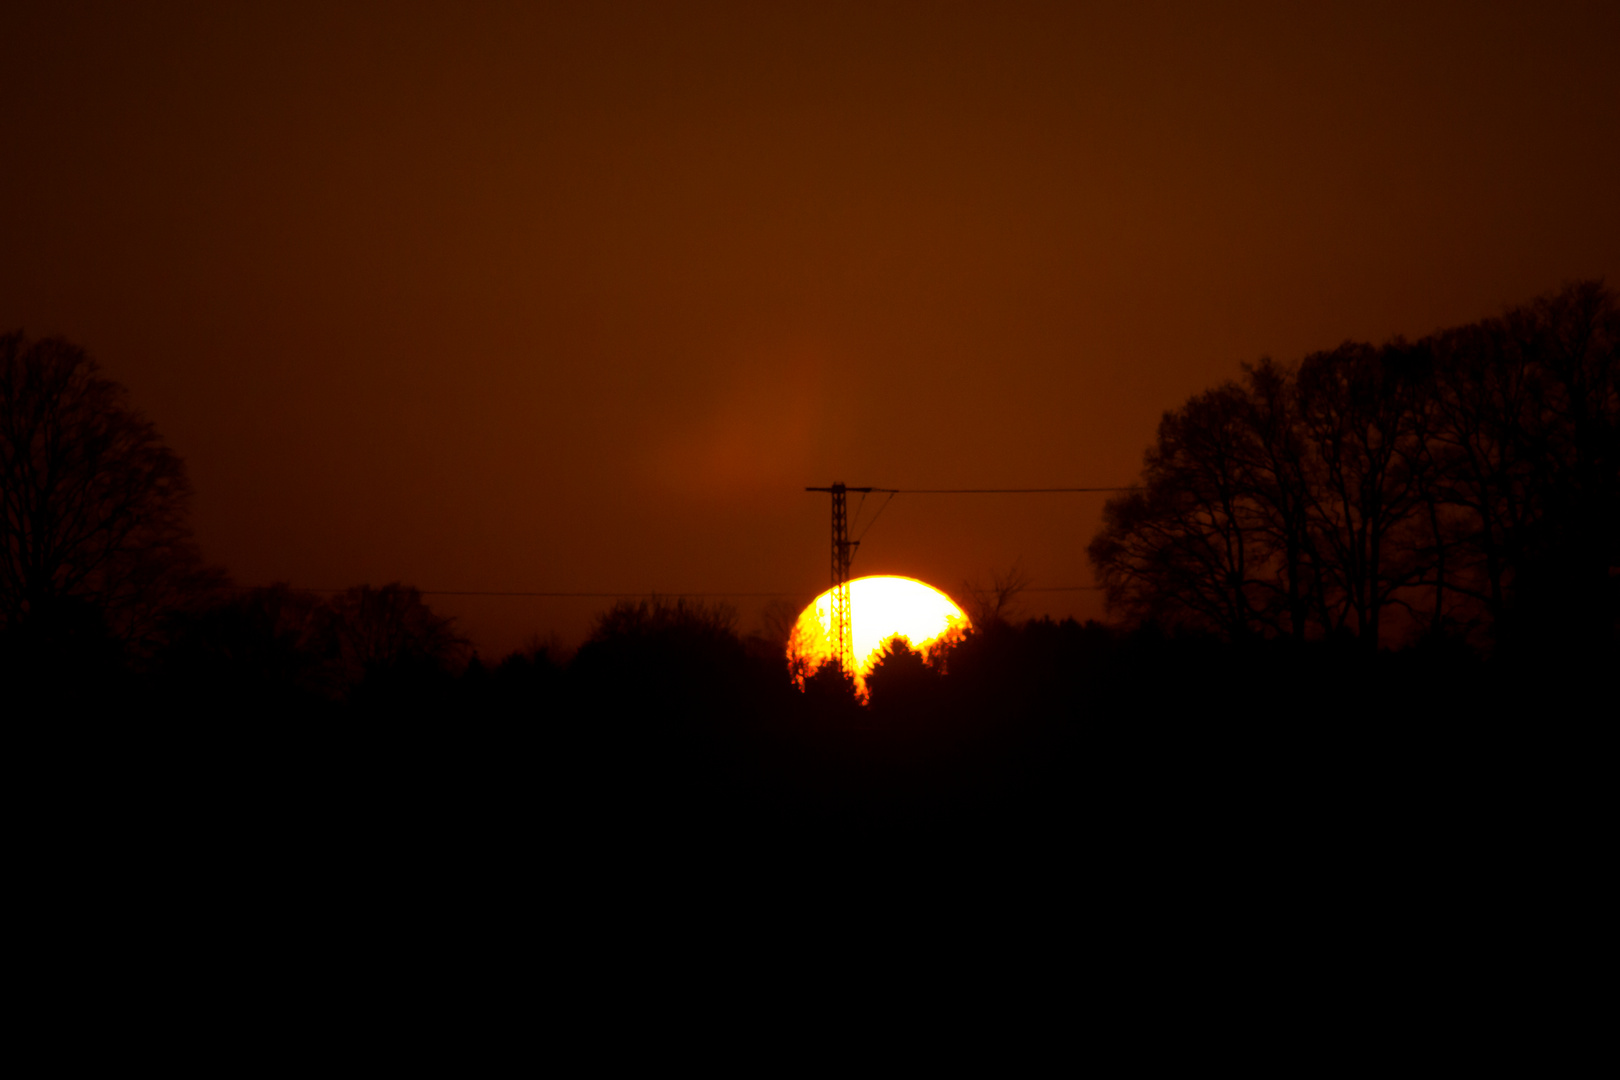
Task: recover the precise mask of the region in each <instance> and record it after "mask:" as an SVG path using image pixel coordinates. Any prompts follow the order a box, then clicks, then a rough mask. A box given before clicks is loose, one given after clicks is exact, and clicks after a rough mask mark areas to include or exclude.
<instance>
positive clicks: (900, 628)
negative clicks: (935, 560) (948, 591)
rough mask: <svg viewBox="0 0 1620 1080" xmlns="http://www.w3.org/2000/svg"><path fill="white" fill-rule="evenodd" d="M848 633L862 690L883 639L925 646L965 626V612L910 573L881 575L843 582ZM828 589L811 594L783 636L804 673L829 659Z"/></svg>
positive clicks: (829, 599)
mask: <svg viewBox="0 0 1620 1080" xmlns="http://www.w3.org/2000/svg"><path fill="white" fill-rule="evenodd" d="M849 602H850V635H851V638H852V639H853V641H852V644H853V646H854V649H853V651H854V653H855V668H856V670H855V673H854V674H855V684H856V687H857V689H858V690H860V691H861V692H862V693H863V694H864V693H865V690H866V675H867V673H868V672H869V671H871V670H872V664H873V662H874V661H875V660H876V659H877V654H878V652H879V651H880V650H881V649H882V647H883V644H884V643H885V642H887V641H888V640H890V639H891V638H893V637H894V636H895V635H897V634H898V635H900V636H901V637H903V638H905V639H906V641H907V642H908V643H910V645H911V646H912V648H914V649H919V650H926V649H928V648H929V647H930V646H932V645H933V644H934V643H936V642H937V641H939V639H940V638H942V637H944V636H946V635H947V634H950V633H953V632H958V631H961V630H965V629H967V627H968V625H969V623H968V617H967V615H966V614H964V613H963V611H962V609H961V608H959V607H957V606H956V604H955V602H954V601H952V600H951V598H950V597H948V596H946V595H945V594H944V593H942V592H940V591H939V590H938V589H936V588H934V587H933V586H932V585H928V584H926V583H924V582H921V581H917V580H916V579H915V578H908V577H896V576H891V575H881V576H874V577H862V578H855V579H853V580H852V581H850V583H849ZM831 623H832V590H831V589H829V590H827V591H826V592H824V593H822V594H821V595H820V596H818V597H816V598H815V600H814V601H813V602H812V603H811V604H810V606H809V607H807V608H805V609H804V611H803V612H802V613H801V614H800V615H799V621H798V622H797V623H796V624H795V625H794V627H793V635H792V637H791V638H789V640H788V657H789V658H790V659H793V660H798V661H803V662H804V664H805V674H807V675H808V674H811V673H813V672H814V671H815V670H816V669H817V668H819V667H821V665H822V664H824V663H826V662H827V661H828V660H830V659H832V655H833V648H832V643H831V640H830V630H831Z"/></svg>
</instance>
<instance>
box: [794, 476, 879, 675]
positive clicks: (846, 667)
mask: <svg viewBox="0 0 1620 1080" xmlns="http://www.w3.org/2000/svg"><path fill="white" fill-rule="evenodd" d="M804 490H806V491H826V492H830V493H831V494H832V619H831V623H832V625H830V626H829V627H828V628H827V629H828V631H829V632H830V634H831V637H832V654H833V662H834V663H835V664H837V665H838V667H839V668H840V670H842V671H843V672H844V673H845V674H847V675H850V676H852V677H853V676H854V674H855V641H854V638H853V637H852V636H851V634H850V629H849V627H850V607H849V564H850V563H851V562H853V561H854V559H855V549H856V548H857V547H859V546H860V543H861V542H860V541H859V540H851V539H850V538H849V501H848V498H847V496H848V493H849V492H851V491H855V492H859V493H861V494H863V495H864V494H867V493H869V492H870V491H871V490H872V489H871V488H869V487H846V486H845V485H843V484H834V485H833V486H832V487H807V488H805V489H804Z"/></svg>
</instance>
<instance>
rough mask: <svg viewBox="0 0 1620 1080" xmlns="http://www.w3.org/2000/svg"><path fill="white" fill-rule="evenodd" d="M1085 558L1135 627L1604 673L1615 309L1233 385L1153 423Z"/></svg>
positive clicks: (1478, 327) (1612, 550) (1611, 554)
mask: <svg viewBox="0 0 1620 1080" xmlns="http://www.w3.org/2000/svg"><path fill="white" fill-rule="evenodd" d="M1090 555H1091V558H1092V561H1093V563H1094V565H1095V566H1096V569H1097V572H1098V577H1099V580H1100V581H1101V582H1102V583H1103V584H1104V586H1105V587H1106V589H1107V596H1108V602H1109V605H1110V608H1111V609H1112V610H1114V611H1116V612H1118V613H1120V614H1122V615H1124V616H1126V617H1127V618H1128V619H1130V620H1132V621H1134V622H1137V623H1145V622H1154V623H1158V624H1160V625H1165V626H1178V625H1179V626H1189V627H1195V628H1198V629H1201V630H1205V631H1209V632H1212V633H1216V634H1219V635H1221V636H1222V637H1224V638H1226V639H1227V640H1229V641H1237V640H1242V639H1245V638H1249V637H1255V636H1260V637H1291V638H1293V639H1295V640H1298V641H1304V640H1308V639H1319V638H1323V637H1326V636H1331V635H1338V634H1348V635H1353V636H1354V637H1355V638H1357V639H1358V640H1359V641H1360V642H1361V643H1362V644H1363V645H1364V646H1365V647H1366V648H1368V649H1375V648H1377V647H1379V646H1380V645H1387V644H1397V643H1400V642H1402V641H1407V642H1409V641H1412V640H1414V639H1417V638H1423V637H1427V638H1457V639H1461V640H1465V641H1469V642H1471V643H1473V644H1475V645H1478V646H1481V647H1486V648H1491V649H1495V650H1500V649H1504V648H1506V649H1509V650H1517V651H1521V652H1522V651H1524V650H1527V649H1540V650H1547V651H1563V650H1567V649H1571V648H1573V649H1579V650H1585V651H1588V652H1589V653H1591V656H1590V659H1592V660H1593V661H1596V660H1598V659H1599V658H1607V659H1609V660H1611V661H1612V659H1613V656H1614V654H1613V644H1614V640H1615V637H1614V635H1615V620H1616V615H1617V613H1620V305H1617V303H1616V298H1615V294H1614V293H1613V292H1612V291H1610V290H1608V289H1606V288H1604V286H1603V284H1602V283H1601V282H1596V281H1586V282H1580V283H1577V284H1574V285H1571V286H1568V287H1567V288H1565V289H1564V290H1562V291H1561V292H1558V293H1556V294H1554V295H1550V296H1545V297H1542V298H1540V299H1538V300H1536V301H1534V302H1532V303H1530V304H1527V305H1523V306H1520V307H1516V308H1514V309H1512V310H1510V311H1508V312H1506V313H1505V314H1504V315H1502V316H1501V317H1499V318H1494V319H1487V320H1484V321H1481V322H1477V323H1472V324H1470V325H1467V326H1462V327H1457V328H1455V329H1451V330H1445V331H1441V332H1439V333H1436V334H1433V335H1431V336H1429V337H1426V338H1424V339H1423V340H1421V341H1417V342H1407V341H1404V340H1400V339H1397V340H1394V341H1391V342H1389V343H1387V344H1384V345H1381V346H1373V345H1369V344H1365V343H1360V342H1346V343H1345V344H1343V345H1341V346H1339V347H1338V348H1337V349H1334V350H1332V351H1330V352H1319V353H1313V354H1312V355H1310V356H1307V357H1305V358H1304V359H1303V360H1302V361H1300V362H1299V363H1297V364H1293V365H1283V364H1278V363H1275V362H1272V361H1270V360H1263V361H1261V362H1260V363H1258V364H1255V365H1252V366H1247V367H1245V369H1244V372H1243V377H1242V379H1241V380H1239V381H1233V382H1228V383H1225V384H1223V385H1221V386H1219V387H1216V388H1215V389H1213V390H1209V391H1206V392H1204V393H1202V394H1198V395H1196V396H1195V397H1193V398H1192V399H1191V400H1189V401H1188V402H1187V403H1186V404H1185V405H1183V406H1182V407H1181V408H1179V409H1177V410H1174V411H1172V412H1169V413H1166V414H1165V417H1164V420H1163V422H1162V423H1161V424H1160V426H1159V432H1158V438H1157V440H1156V442H1155V444H1154V445H1153V447H1152V448H1151V449H1150V450H1149V451H1148V453H1147V457H1146V463H1145V466H1144V469H1143V476H1142V480H1141V484H1140V487H1139V488H1138V489H1137V490H1135V491H1132V492H1131V493H1129V494H1126V495H1123V496H1120V497H1117V498H1114V499H1111V500H1110V501H1109V502H1108V504H1107V507H1106V510H1105V524H1104V527H1103V529H1102V530H1101V532H1100V533H1099V534H1098V536H1097V537H1096V539H1095V540H1093V541H1092V544H1091V548H1090Z"/></svg>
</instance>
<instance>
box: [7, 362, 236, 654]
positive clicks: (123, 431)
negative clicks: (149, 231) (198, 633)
mask: <svg viewBox="0 0 1620 1080" xmlns="http://www.w3.org/2000/svg"><path fill="white" fill-rule="evenodd" d="M190 493H191V490H190V487H189V485H188V484H187V482H186V476H185V469H184V467H183V465H182V464H181V461H180V459H179V457H178V456H176V455H175V454H174V452H173V451H171V450H170V449H169V448H168V447H167V446H165V445H164V443H163V440H162V439H161V438H160V437H159V435H158V433H157V430H156V429H155V428H154V427H153V426H152V425H151V424H150V423H149V422H147V421H146V420H145V419H143V418H142V417H141V416H140V415H139V414H138V413H136V412H135V411H134V410H133V409H132V408H131V407H130V405H129V403H128V394H127V393H126V391H125V390H124V388H123V387H121V386H119V385H118V384H117V383H114V382H112V381H111V380H109V379H107V378H105V377H103V376H102V375H101V374H100V372H99V370H98V368H97V366H96V363H95V361H93V360H92V359H90V357H89V356H87V355H86V354H85V352H84V350H82V349H80V348H78V347H77V346H75V345H72V344H69V343H68V342H66V341H62V340H60V339H57V338H47V339H44V340H40V341H29V340H28V339H27V338H25V337H24V336H23V335H22V334H21V333H14V334H7V335H4V336H0V627H3V628H4V629H5V630H6V631H8V632H9V633H10V634H11V635H13V636H18V635H20V636H21V637H23V638H26V639H29V640H33V641H36V642H37V641H39V640H40V639H48V638H50V637H51V636H52V635H53V634H55V633H56V632H57V631H58V630H59V629H60V628H61V627H62V626H63V625H70V626H81V627H82V626H83V625H85V624H86V623H91V624H93V623H95V622H96V621H99V622H100V624H101V626H102V627H103V628H104V632H105V633H107V634H108V635H110V636H111V638H112V639H113V640H114V641H116V642H117V643H118V644H120V645H122V646H126V647H127V646H137V647H138V646H141V645H143V644H147V643H148V642H149V639H150V638H151V636H152V635H153V634H154V632H155V631H156V629H157V627H158V625H159V623H160V619H161V615H162V613H163V611H164V610H165V609H166V608H168V607H170V606H172V605H173V604H174V603H176V602H177V601H178V600H180V599H181V598H183V597H184V596H186V595H187V594H189V593H192V592H195V591H196V590H198V589H199V588H201V587H203V586H204V585H207V584H210V583H212V581H213V580H214V578H213V575H211V574H209V573H208V572H206V571H205V570H204V568H203V567H202V562H201V559H200V557H199V555H198V553H197V549H196V547H195V545H194V544H193V543H192V541H191V531H190V528H189V525H188V523H187V519H186V511H187V504H188V501H189V497H190ZM80 636H82V634H80Z"/></svg>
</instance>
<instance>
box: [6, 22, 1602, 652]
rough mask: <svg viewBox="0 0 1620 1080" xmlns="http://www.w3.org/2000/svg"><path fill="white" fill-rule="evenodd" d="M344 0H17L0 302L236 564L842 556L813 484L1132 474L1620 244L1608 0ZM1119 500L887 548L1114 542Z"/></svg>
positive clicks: (948, 515)
mask: <svg viewBox="0 0 1620 1080" xmlns="http://www.w3.org/2000/svg"><path fill="white" fill-rule="evenodd" d="M336 6H337V5H331V4H309V5H300V4H294V3H285V2H284V3H276V4H265V5H246V4H238V5H196V6H194V7H187V6H181V5H164V6H161V7H160V8H156V9H154V11H137V10H135V8H136V5H121V4H109V5H72V4H64V3H60V2H58V3H50V4H37V5H19V4H11V5H7V6H6V8H5V10H4V13H3V14H0V50H3V57H0V328H5V329H11V328H17V327H22V328H25V329H26V330H27V331H28V332H29V333H30V334H33V335H43V334H50V333H59V334H63V335H66V336H68V337H70V338H72V339H74V340H75V341H78V342H79V343H81V344H83V345H85V346H87V347H88V348H89V349H90V350H91V351H92V352H93V353H94V354H95V355H96V356H97V357H98V359H99V360H100V361H101V362H102V364H103V365H104V367H105V368H106V370H107V371H108V372H109V373H110V374H111V375H112V376H113V377H114V378H117V379H119V380H121V381H122V382H124V383H125V384H126V385H128V386H129V387H130V389H131V390H132V392H133V393H134V395H135V399H136V401H137V403H138V404H139V405H140V406H141V407H142V408H143V409H144V410H145V411H146V413H147V414H148V415H149V416H150V417H151V418H152V419H153V420H155V421H156V422H157V424H158V425H159V427H160V429H161V430H162V431H163V433H164V435H165V436H166V437H167V439H168V441H169V442H170V444H171V445H173V446H174V447H175V448H176V449H177V450H178V451H179V452H180V453H181V454H182V455H184V457H185V459H186V461H187V463H188V465H189V468H190V471H191V476H192V479H193V482H194V484H195V487H196V490H197V498H196V504H195V518H196V525H197V530H198V535H199V538H200V540H201V542H202V544H203V546H204V550H205V552H206V554H207V555H208V556H209V557H210V558H211V559H213V560H215V561H217V562H219V563H222V564H223V565H225V566H226V567H227V568H228V569H229V570H230V571H231V572H232V573H233V574H234V575H235V577H236V579H237V580H238V581H239V582H242V583H248V584H255V583H263V582H269V581H272V580H287V581H291V582H293V583H295V584H299V585H306V586H342V585H348V584H353V583H358V582H364V581H369V582H373V583H382V582H385V581H389V580H393V579H401V580H404V581H407V582H411V583H415V584H417V585H419V586H421V587H423V588H430V589H497V590H498V589H513V590H526V589H534V590H548V589H580V590H621V589H622V590H654V589H656V590H660V591H666V592H677V591H682V590H744V591H772V590H788V591H801V592H803V593H804V594H806V595H808V594H810V593H813V592H815V591H817V590H819V589H821V588H824V587H825V584H826V577H827V573H828V568H827V563H828V555H827V520H826V519H827V504H826V498H825V496H813V495H807V494H804V493H803V492H802V490H801V489H802V487H803V486H804V485H805V484H826V483H828V482H830V481H832V480H845V481H848V482H850V483H865V484H879V485H891V486H930V487H932V486H980V485H996V486H1035V485H1071V484H1111V483H1129V482H1130V481H1131V480H1132V479H1134V477H1135V474H1136V471H1137V467H1138V465H1139V462H1140V459H1141V453H1142V450H1143V448H1144V447H1145V446H1146V445H1147V443H1148V442H1149V440H1150V439H1151V438H1152V435H1153V431H1154V427H1155V424H1156V423H1157V420H1158V416H1159V414H1160V413H1161V412H1162V411H1163V410H1164V409H1166V408H1169V407H1173V406H1175V405H1176V404H1178V403H1179V402H1180V401H1181V400H1183V399H1184V398H1185V397H1186V396H1187V395H1188V394H1190V393H1192V392H1194V391H1196V390H1199V389H1201V388H1203V387H1205V386H1207V385H1209V384H1211V383H1213V382H1215V381H1217V380H1219V379H1222V378H1225V377H1228V376H1230V375H1232V374H1233V373H1235V372H1236V370H1237V365H1238V364H1239V363H1240V362H1242V361H1245V360H1253V359H1255V358H1257V357H1259V356H1261V355H1263V354H1271V355H1274V356H1277V357H1280V358H1289V359H1292V358H1297V357H1298V356H1299V355H1301V354H1303V353H1304V352H1306V351H1308V350H1311V349H1315V348H1322V347H1330V346H1332V345H1335V344H1337V343H1338V342H1339V341H1341V340H1342V339H1344V338H1346V337H1358V338H1370V339H1382V338H1385V337H1388V336H1390V335H1393V334H1405V335H1408V336H1417V335H1421V334H1424V333H1426V332H1428V331H1429V330H1432V329H1435V328H1437V327H1439V326H1442V325H1447V324H1453V323H1458V322H1463V321H1467V320H1470V319H1474V318H1477V317H1480V316H1483V315H1488V314H1491V313H1493V312H1495V311H1496V310H1498V309H1499V308H1500V307H1502V306H1503V305H1505V304H1508V303H1512V302H1517V301H1521V300H1524V299H1528V298H1529V297H1530V296H1533V295H1535V294H1536V293H1539V292H1542V291H1545V290H1548V289H1551V288H1554V287H1556V286H1558V285H1559V284H1560V283H1561V282H1563V281H1565V280H1569V279H1572V278H1576V277H1588V276H1602V275H1607V276H1608V277H1609V279H1610V281H1611V283H1612V282H1614V281H1616V280H1620V197H1617V192H1620V79H1617V77H1616V74H1615V64H1614V43H1615V42H1616V41H1620V6H1617V5H1614V4H1612V3H1608V4H1597V3H1594V4H1584V5H1583V4H1569V5H1559V4H1550V3H1536V4H1522V5H1494V6H1493V5H1486V4H1481V3H1463V4H1452V5H1421V4H1412V3H1395V4H1387V5H1373V4H1359V5H1340V6H1334V5H1316V4H1313V5H1296V6H1293V7H1287V6H1282V5H1278V6H1241V5H1239V6H1233V5H1192V4H1187V5H1147V4H1141V5H1138V4H1132V5H1097V6H1088V5H1081V4H1061V5H1016V4H1007V3H998V4H979V5H952V4H940V3H929V4H915V5H883V4H871V3H861V4H851V5H836V4H829V3H816V4H807V5H803V6H799V7H794V6H790V5H788V4H736V5H677V4H651V5H645V6H643V5H625V4H620V5H608V4H602V5H598V4H580V5H569V6H557V7H541V6H529V5H515V4H513V5H474V4H466V3H458V4H443V5H433V6H429V5H406V4H401V3H388V4H378V5H374V6H367V5H343V6H342V11H341V13H334V12H333V11H332V10H330V9H331V8H333V7H336ZM30 8H31V9H32V10H30ZM250 8H251V9H252V10H250ZM1100 505H1101V497H1100V496H1048V497H1027V498H1017V499H1014V498H995V499H991V498H967V497H960V498H951V499H947V498H943V497H941V498H924V497H915V498H911V499H906V498H904V497H902V499H900V500H897V501H896V502H895V504H894V505H893V506H891V507H890V508H889V510H888V511H887V512H886V513H885V515H884V517H883V519H882V521H881V523H880V524H879V525H878V527H877V528H876V529H875V530H874V531H873V532H872V533H871V534H870V536H869V537H868V540H867V543H866V545H865V546H864V547H863V548H862V551H861V554H860V556H859V558H858V559H857V561H856V570H857V571H858V572H865V573H874V572H897V573H908V574H912V575H914V576H919V577H922V578H925V579H927V580H929V581H932V582H934V583H935V584H938V585H940V586H942V587H944V588H946V589H947V590H952V589H954V588H955V587H956V585H957V584H958V583H959V582H960V581H961V580H962V579H963V578H965V577H978V578H987V577H988V575H989V574H990V572H991V571H993V570H995V569H998V568H1005V567H1007V566H1008V565H1010V564H1011V563H1012V562H1013V561H1014V560H1015V559H1017V558H1019V557H1022V559H1023V564H1024V566H1025V567H1026V568H1027V569H1028V570H1029V572H1030V573H1031V575H1032V576H1033V577H1034V579H1035V581H1036V583H1037V584H1044V585H1060V584H1072V583H1083V582H1088V581H1089V580H1090V573H1089V570H1088V568H1087V565H1086V562H1085V557H1084V549H1085V545H1086V543H1087V541H1088V540H1089V538H1090V536H1091V533H1092V531H1093V530H1094V528H1095V526H1096V523H1097V519H1098V512H1099V509H1100ZM435 606H438V607H440V608H442V609H443V610H447V611H451V612H453V613H455V614H457V615H458V616H460V617H461V618H462V620H463V625H464V626H465V627H466V629H467V630H468V631H469V632H470V633H471V634H472V635H473V637H474V639H475V640H476V641H477V642H478V643H479V644H480V645H481V646H482V647H483V648H484V650H485V651H486V652H498V651H500V650H502V649H504V648H507V647H510V646H512V645H514V644H516V643H517V642H518V641H519V640H521V639H522V638H523V636H524V635H525V634H527V633H529V632H530V631H535V630H538V631H542V632H545V631H550V630H556V631H559V632H561V633H562V634H564V635H565V636H577V634H578V633H580V632H582V630H583V628H584V626H585V620H586V618H587V616H588V615H589V613H590V612H591V611H592V610H593V609H595V608H597V607H600V606H601V602H595V601H575V602H559V601H539V600H510V599H507V600H449V599H445V600H437V599H436V600H435ZM739 607H740V608H741V609H742V612H743V615H744V621H745V623H747V622H748V621H750V620H751V619H753V618H755V617H756V615H757V611H758V601H752V600H749V601H742V602H740V603H739ZM1028 610H1030V611H1032V612H1034V611H1040V610H1048V611H1051V612H1053V613H1055V614H1065V613H1076V614H1081V615H1088V614H1099V613H1100V607H1099V603H1098V600H1097V598H1096V596H1095V594H1087V593H1081V594H1063V593H1053V594H1042V595H1040V596H1036V597H1033V598H1032V601H1031V603H1030V605H1029V609H1028Z"/></svg>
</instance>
